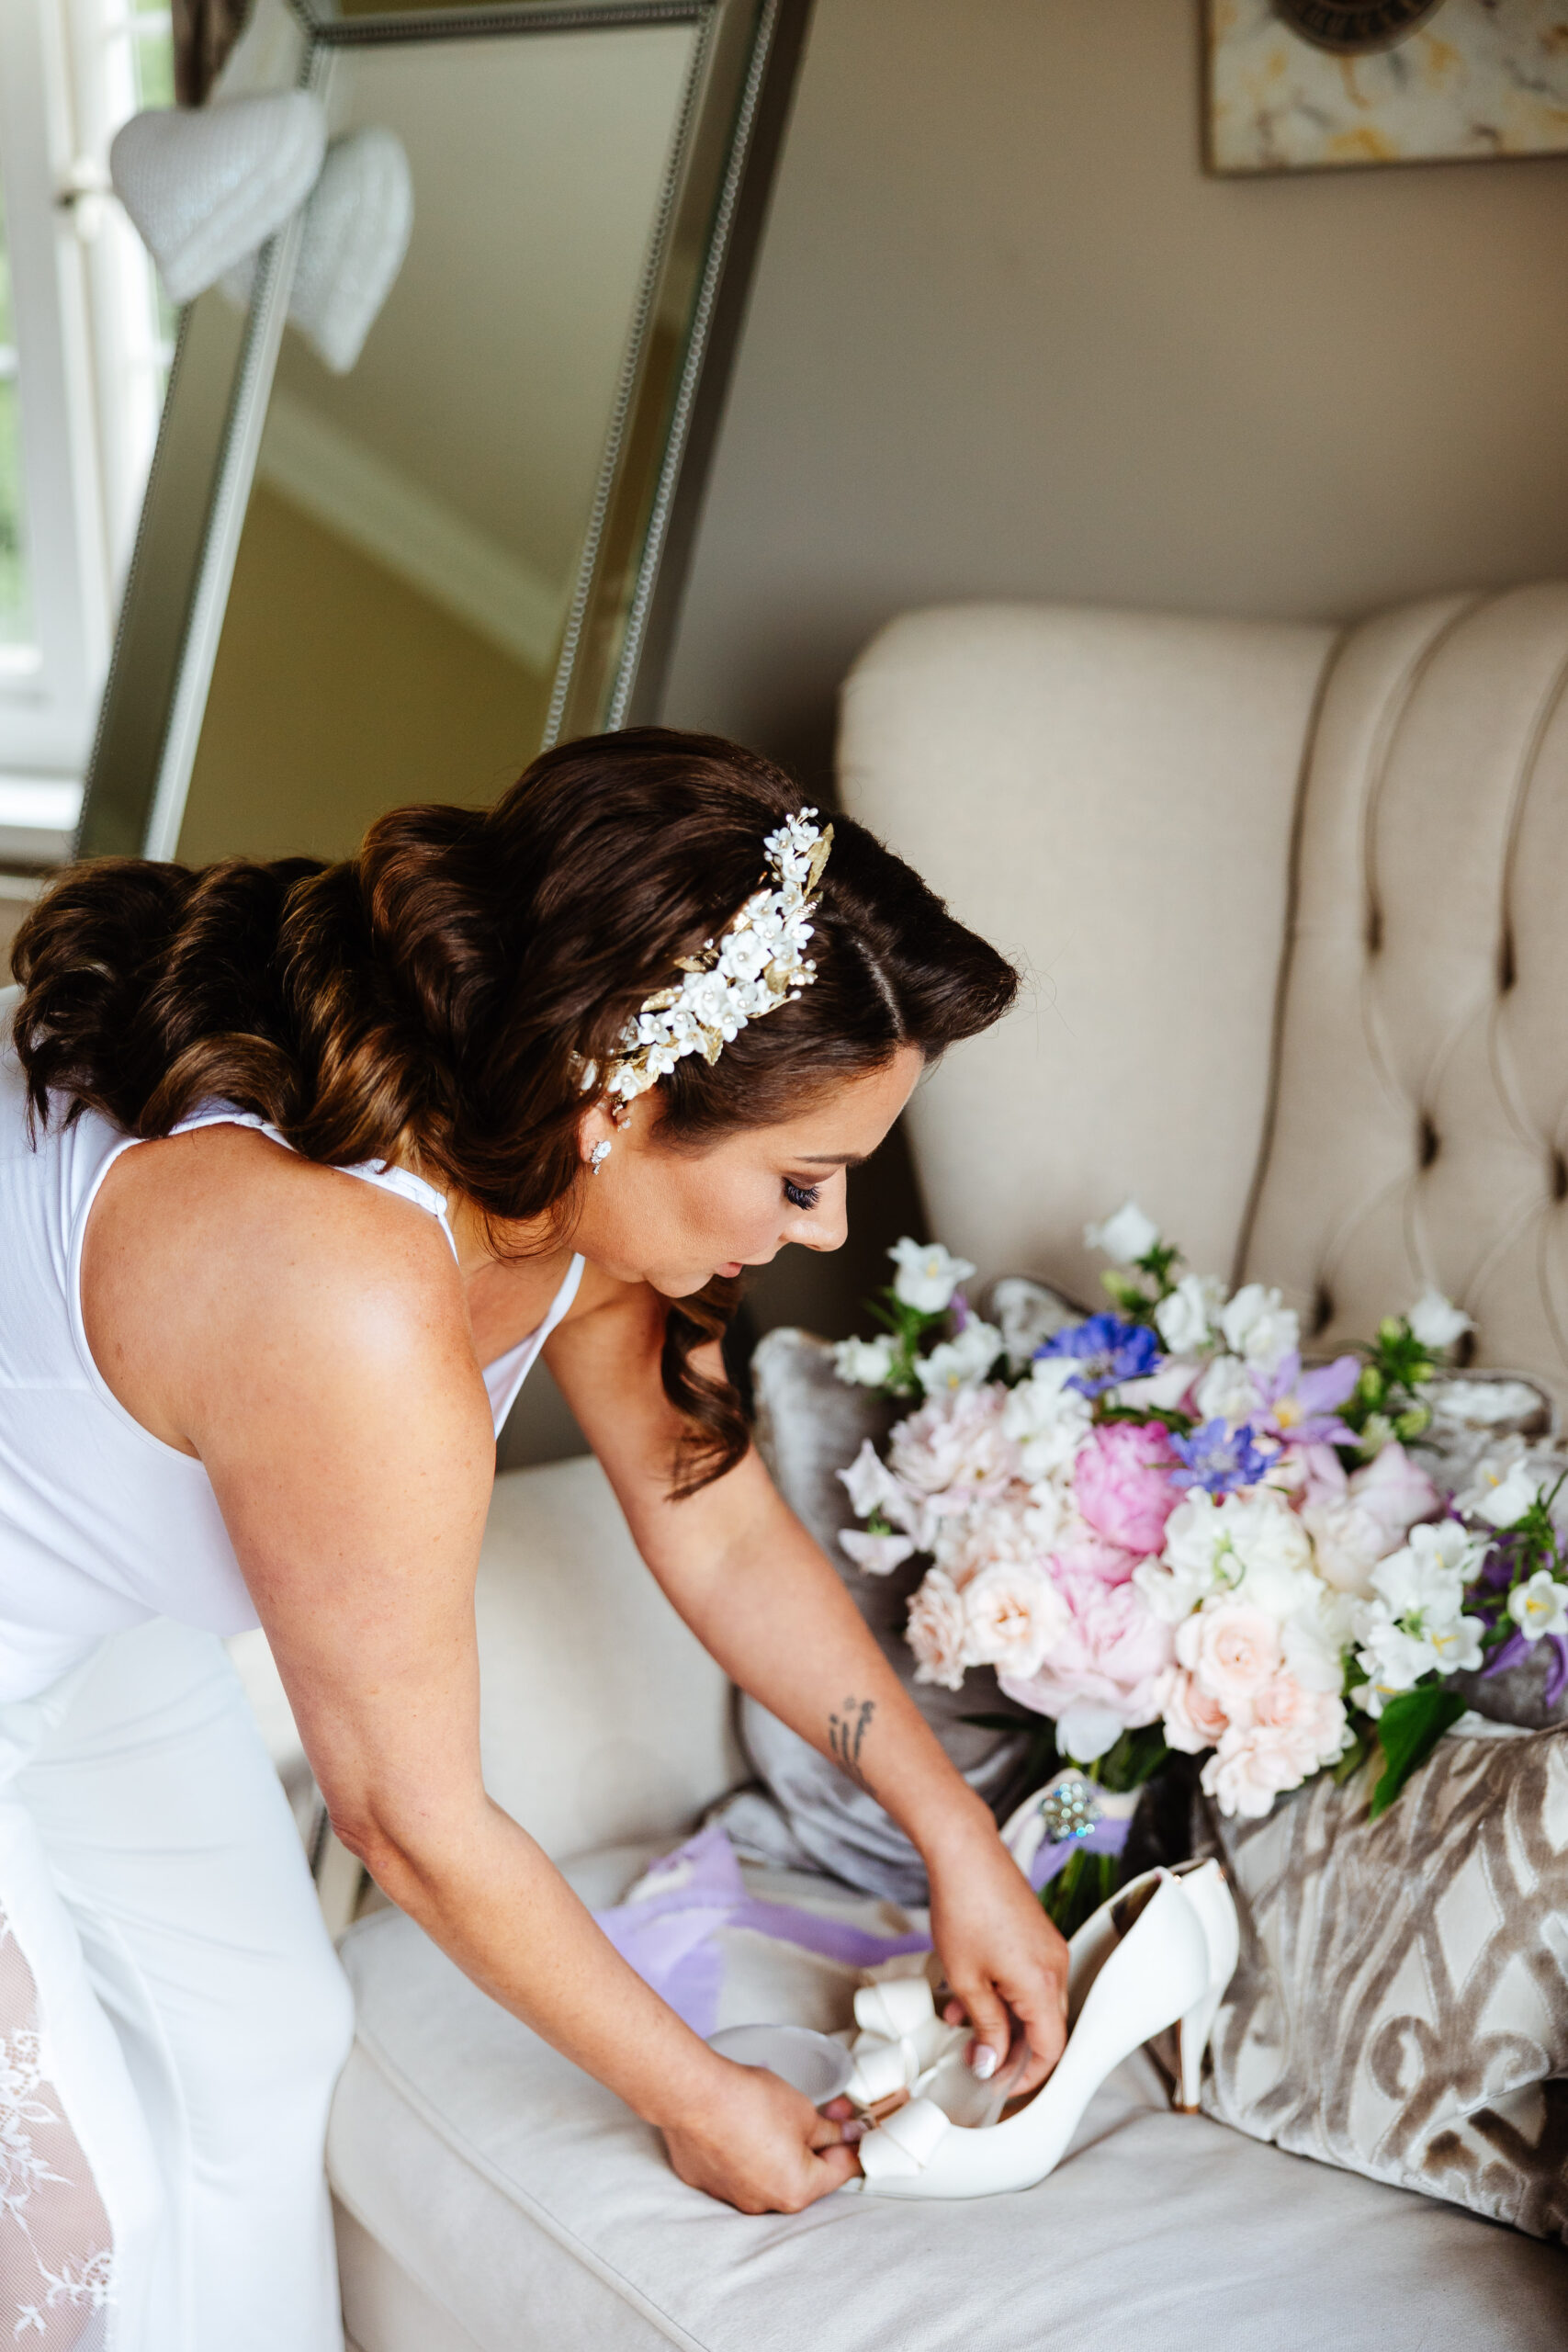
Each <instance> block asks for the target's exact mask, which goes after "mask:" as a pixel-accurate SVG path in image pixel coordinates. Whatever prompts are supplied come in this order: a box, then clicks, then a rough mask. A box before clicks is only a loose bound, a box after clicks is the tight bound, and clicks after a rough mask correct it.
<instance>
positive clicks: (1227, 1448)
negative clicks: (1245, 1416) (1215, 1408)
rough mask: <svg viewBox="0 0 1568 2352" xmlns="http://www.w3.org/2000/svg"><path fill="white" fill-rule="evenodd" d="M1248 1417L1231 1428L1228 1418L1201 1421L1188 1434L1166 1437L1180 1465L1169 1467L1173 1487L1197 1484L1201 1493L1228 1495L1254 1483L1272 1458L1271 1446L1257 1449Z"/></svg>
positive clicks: (1252, 1485)
mask: <svg viewBox="0 0 1568 2352" xmlns="http://www.w3.org/2000/svg"><path fill="white" fill-rule="evenodd" d="M1257 1435H1258V1431H1257V1430H1255V1429H1254V1428H1253V1426H1252V1424H1251V1422H1250V1421H1243V1423H1242V1425H1241V1427H1240V1429H1238V1430H1233V1429H1232V1428H1231V1426H1230V1424H1229V1422H1228V1421H1205V1422H1204V1424H1203V1426H1202V1428H1201V1430H1193V1432H1192V1434H1191V1436H1190V1437H1173V1438H1172V1439H1171V1441H1170V1442H1171V1444H1172V1446H1173V1447H1174V1449H1175V1451H1176V1452H1177V1453H1178V1454H1179V1456H1180V1457H1181V1461H1182V1464H1183V1465H1184V1466H1183V1467H1182V1468H1181V1469H1179V1470H1173V1471H1172V1472H1171V1474H1170V1483H1171V1485H1172V1486H1173V1487H1202V1489H1203V1491H1204V1493H1205V1494H1210V1495H1230V1494H1234V1493H1235V1489H1236V1488H1237V1487H1255V1486H1256V1485H1257V1484H1258V1479H1259V1478H1261V1477H1262V1476H1263V1473H1264V1472H1265V1471H1266V1470H1267V1469H1268V1467H1269V1464H1270V1463H1271V1462H1272V1461H1273V1459H1274V1452H1275V1449H1274V1448H1273V1447H1270V1448H1269V1451H1268V1453H1260V1452H1259V1450H1258V1446H1257V1445H1256V1444H1255V1442H1254V1440H1255V1439H1256V1438H1257Z"/></svg>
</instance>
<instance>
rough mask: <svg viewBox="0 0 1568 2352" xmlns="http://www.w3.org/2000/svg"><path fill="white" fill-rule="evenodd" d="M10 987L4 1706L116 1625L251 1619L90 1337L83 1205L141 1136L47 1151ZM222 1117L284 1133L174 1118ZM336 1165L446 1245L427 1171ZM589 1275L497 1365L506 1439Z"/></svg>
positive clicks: (90, 1121)
mask: <svg viewBox="0 0 1568 2352" xmlns="http://www.w3.org/2000/svg"><path fill="white" fill-rule="evenodd" d="M16 1001H17V996H16V991H15V990H11V989H5V990H0V1039H3V1043H0V1703H4V1702H7V1701H10V1700H13V1699H26V1698H31V1697H33V1696H35V1695H36V1693H37V1692H39V1691H43V1690H47V1689H48V1687H49V1685H50V1684H51V1682H53V1681H55V1680H56V1679H58V1678H59V1677H60V1676H61V1675H62V1674H64V1673H65V1672H67V1671H68V1669H69V1668H72V1667H73V1666H74V1665H76V1664H77V1662H78V1661H79V1660H80V1659H82V1658H84V1657H86V1656H87V1655H88V1654H89V1653H90V1652H91V1650H92V1649H93V1648H94V1647H95V1645H96V1644H97V1643H98V1642H99V1641H101V1640H102V1638H103V1637H104V1635H105V1634H113V1633H118V1632H119V1631H120V1630H121V1629H122V1628H123V1627H125V1626H128V1625H135V1624H140V1623H142V1622H144V1621H145V1620H146V1619H147V1618H150V1617H175V1618H178V1619H179V1620H180V1621H181V1622H182V1623H185V1624H187V1625H200V1626H203V1627H205V1628H207V1629H208V1630H209V1631H210V1632H212V1633H215V1634H239V1633H243V1632H245V1631H247V1630H248V1629H249V1628H250V1627H252V1626H254V1624H255V1623H256V1613H255V1611H254V1608H253V1606H252V1604H251V1597H250V1594H249V1593H248V1592H247V1591H246V1589H245V1582H244V1578H243V1576H242V1575H241V1573H240V1565H239V1562H238V1561H237V1560H236V1559H235V1557H234V1548H233V1545H232V1544H231V1543H230V1541H229V1535H228V1531H227V1529H226V1528H225V1526H224V1524H223V1519H222V1514H221V1513H220V1510H219V1508H218V1501H217V1498H216V1496H215V1495H214V1494H213V1491H212V1484H211V1481H210V1480H209V1477H208V1475H207V1473H206V1471H205V1470H204V1469H203V1467H202V1465H201V1464H200V1463H199V1462H198V1461H197V1460H195V1459H194V1458H193V1457H192V1456H191V1455H189V1454H186V1453H179V1452H178V1451H177V1450H176V1449H175V1447H174V1446H172V1445H165V1444H164V1442H163V1440H162V1439H161V1438H156V1437H154V1436H153V1435H152V1432H151V1430H144V1429H143V1428H142V1426H141V1422H140V1421H138V1420H136V1419H134V1418H133V1417H132V1415H131V1414H130V1413H128V1412H127V1410H126V1408H125V1407H124V1406H123V1405H122V1404H121V1403H120V1402H119V1400H118V1397H116V1396H115V1395H114V1393H113V1391H112V1390H111V1389H110V1388H109V1387H108V1385H107V1383H106V1381H105V1380H104V1378H103V1376H102V1374H100V1372H99V1371H98V1368H97V1365H96V1363H94V1361H93V1357H92V1351H91V1350H90V1349H89V1348H88V1345H87V1335H86V1331H85V1327H84V1324H83V1320H82V1287H81V1277H82V1242H83V1237H84V1236H85V1232H86V1228H87V1216H88V1213H89V1211H90V1210H91V1208H92V1205H93V1202H94V1200H95V1199H96V1195H97V1191H98V1187H99V1185H100V1184H101V1183H102V1182H103V1181H104V1178H105V1177H106V1176H107V1173H108V1171H109V1170H110V1168H111V1167H112V1166H113V1165H114V1162H115V1161H116V1160H117V1159H118V1157H119V1155H120V1153H121V1152H122V1151H128V1150H130V1148H132V1146H133V1145H134V1144H135V1143H136V1142H137V1141H138V1140H139V1138H138V1137H136V1136H128V1135H126V1134H125V1133H124V1132H123V1131H122V1130H121V1129H120V1128H118V1127H117V1126H115V1125H112V1124H111V1122H110V1121H109V1120H107V1119H105V1118H103V1117H101V1116H100V1115H99V1114H97V1113H96V1112H93V1111H85V1112H84V1113H83V1114H82V1115H81V1117H80V1118H78V1119H77V1120H76V1121H75V1123H74V1125H71V1126H69V1127H68V1126H65V1125H56V1124H55V1123H54V1122H52V1121H51V1124H50V1125H49V1126H48V1127H47V1128H45V1129H44V1130H43V1131H42V1132H41V1133H40V1135H39V1138H38V1143H37V1147H36V1148H34V1147H33V1145H32V1144H31V1143H29V1141H28V1129H27V1092H26V1087H25V1084H24V1081H23V1078H22V1073H21V1069H20V1067H19V1065H18V1063H17V1057H16V1052H15V1049H14V1048H13V1046H12V1045H11V1042H10V1023H11V1014H12V1012H13V1011H14V1009H15V1005H16ZM225 1123H227V1124H230V1125H235V1126H246V1127H255V1128H258V1129H259V1130H260V1132H261V1133H262V1134H263V1135H265V1136H271V1138H272V1140H273V1141H274V1142H275V1143H279V1144H282V1143H283V1142H284V1139H283V1137H282V1136H280V1135H278V1134H277V1133H276V1129H274V1128H272V1127H269V1126H267V1125H265V1122H264V1121H263V1120H261V1119H258V1118H256V1117H255V1116H254V1114H249V1113H246V1112H241V1111H234V1110H231V1109H230V1108H228V1107H227V1106H225V1105H214V1106H212V1107H210V1108H209V1109H207V1110H204V1111H203V1112H201V1113H200V1114H198V1115H197V1117H195V1118H192V1119H186V1120H183V1121H182V1122H181V1124H180V1125H179V1126H177V1127H176V1128H175V1131H174V1132H175V1134H176V1135H183V1134H185V1133H186V1131H187V1130H188V1129H190V1128H193V1127H204V1126H216V1125H223V1124H225ZM284 1148H285V1149H288V1148H289V1147H288V1145H287V1144H285V1145H284ZM342 1172H343V1173H344V1175H346V1176H356V1177H358V1178H360V1179H361V1181H362V1182H365V1183H367V1184H376V1185H378V1186H379V1187H380V1188H381V1190H382V1191H384V1192H389V1193H398V1194H400V1197H401V1198H402V1199H404V1200H406V1201H412V1202H413V1203H414V1204H416V1206H418V1207H420V1208H422V1209H424V1210H425V1211H427V1212H428V1214H429V1215H430V1216H434V1218H435V1219H436V1220H437V1222H438V1223H439V1225H440V1227H441V1228H442V1230H443V1232H444V1233H445V1234H446V1238H447V1240H448V1241H452V1231H451V1227H449V1226H448V1224H447V1222H446V1197H445V1195H444V1194H442V1193H438V1192H437V1191H436V1190H435V1189H434V1186H433V1185H430V1184H426V1183H424V1182H422V1181H421V1179H420V1178H419V1177H417V1176H411V1175H409V1174H408V1173H407V1172H406V1171H405V1170H402V1169H400V1168H388V1167H386V1166H385V1165H383V1164H382V1163H381V1162H379V1161H376V1162H373V1163H371V1164H369V1165H367V1166H366V1167H362V1168H348V1169H344V1170H343V1171H342ZM452 1247H453V1255H454V1257H455V1256H456V1255H457V1244H456V1243H455V1242H453V1245H452ZM581 1276H582V1261H581V1258H574V1259H573V1260H572V1261H571V1264H570V1268H569V1269H568V1271H567V1275H566V1279H565V1281H564V1282H563V1283H561V1286H560V1288H559V1290H558V1292H557V1293H556V1295H555V1298H554V1300H553V1302H552V1303H551V1306H550V1310H549V1313H548V1314H547V1316H546V1317H545V1319H544V1321H543V1322H542V1323H541V1324H540V1326H539V1328H538V1329H537V1330H536V1331H534V1332H532V1333H531V1334H530V1335H529V1337H528V1338H527V1339H525V1340H523V1341H522V1342H521V1344H520V1345H519V1346H517V1347H515V1348H513V1349H511V1350H510V1351H508V1352H507V1353H506V1354H505V1355H503V1356H502V1357H500V1358H498V1359H497V1361H496V1362H495V1363H491V1364H487V1365H486V1367H485V1374H484V1382H485V1386H486V1388H487V1389H488V1391H489V1393H490V1400H491V1413H492V1415H493V1417H494V1420H495V1428H496V1433H497V1435H498V1436H499V1434H500V1431H501V1425H502V1422H503V1421H504V1420H505V1419H506V1416H507V1414H508V1413H509V1412H510V1410H511V1408H512V1406H513V1401H514V1400H515V1398H516V1396H517V1392H518V1390H519V1389H520V1388H521V1387H522V1385H523V1382H524V1379H525V1375H526V1374H527V1372H528V1370H529V1367H530V1366H531V1365H532V1364H533V1363H534V1361H535V1359H536V1356H537V1355H538V1353H539V1351H540V1349H541V1348H542V1347H543V1346H544V1344H545V1341H546V1340H547V1339H548V1337H549V1335H550V1333H551V1332H552V1331H553V1330H554V1329H555V1328H556V1325H557V1324H558V1322H559V1321H560V1319H561V1317H562V1316H563V1315H564V1314H565V1313H566V1311H567V1309H568V1307H569V1306H570V1305H571V1302H572V1300H573V1299H574V1298H575V1296H576V1295H577V1286H578V1283H579V1282H580V1281H581Z"/></svg>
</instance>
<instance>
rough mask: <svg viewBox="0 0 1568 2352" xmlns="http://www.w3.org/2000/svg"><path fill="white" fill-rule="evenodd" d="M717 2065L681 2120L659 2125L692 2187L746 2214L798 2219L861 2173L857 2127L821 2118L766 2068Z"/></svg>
mask: <svg viewBox="0 0 1568 2352" xmlns="http://www.w3.org/2000/svg"><path fill="white" fill-rule="evenodd" d="M713 2064H714V2068H715V2070H716V2071H715V2072H714V2073H712V2074H711V2075H710V2074H708V2073H707V2072H704V2074H703V2075H701V2077H699V2081H698V2086H697V2096H696V2098H695V2100H694V2101H693V2102H692V2103H691V2104H690V2105H689V2106H688V2108H687V2109H686V2111H685V2112H683V2114H682V2117H681V2119H680V2120H678V2121H676V2120H671V2118H670V2117H668V2116H665V2117H662V2118H660V2119H659V2121H660V2130H661V2131H663V2134H664V2144H665V2146H666V2148H667V2149H668V2150H669V2152H670V2161H671V2164H672V2165H674V2167H675V2170H676V2171H677V2172H678V2173H679V2175H680V2177H681V2178H682V2180H683V2181H685V2182H687V2183H688V2185H689V2186H690V2187H691V2188H705V2189H706V2191H707V2193H708V2195H709V2196H710V2197H720V2198H722V2199H724V2201H725V2203H726V2204H727V2205H734V2206H736V2207H737V2208H738V2209H739V2211H741V2212H742V2213H798V2212H800V2211H802V2209H803V2208H804V2207H806V2206H807V2205H814V2204H815V2203H816V2201H817V2199H818V2198H819V2197H826V2196H827V2195H828V2194H829V2191H830V2190H832V2189H835V2188H842V2187H843V2184H844V2183H845V2181H846V2180H851V2179H852V2178H853V2177H854V2176H855V2174H856V2173H858V2172H859V2170H860V2157H859V2156H858V2154H856V2153H855V2148H854V2145H853V2142H854V2140H855V2139H857V2138H858V2137H859V2136H860V2127H858V2126H857V2125H856V2124H854V2123H847V2124H846V2123H845V2122H843V2121H842V2120H838V2121H835V2120H833V2119H832V2118H830V2117H829V2116H826V2115H819V2114H818V2111H817V2109H815V2108H814V2107H813V2106H812V2104H811V2101H810V2100H809V2099H808V2098H807V2097H806V2096H805V2094H804V2092H801V2091H796V2090H792V2089H791V2088H790V2086H789V2085H788V2084H787V2083H785V2082H781V2081H780V2079H779V2077H778V2075H770V2074H769V2073H768V2072H767V2070H766V2069H765V2068H764V2067H761V2066H737V2065H735V2064H733V2063H732V2062H731V2061H730V2060H729V2059H728V2058H717V2057H716V2058H715V2059H714V2061H713ZM833 2104H834V2106H835V2107H836V2108H838V2109H840V2114H843V2113H847V2112H849V2111H850V2110H849V2109H848V2108H847V2104H846V2102H844V2101H843V2100H839V2099H836V2100H835V2101H834V2102H833Z"/></svg>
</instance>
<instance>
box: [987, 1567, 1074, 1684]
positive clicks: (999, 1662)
mask: <svg viewBox="0 0 1568 2352" xmlns="http://www.w3.org/2000/svg"><path fill="white" fill-rule="evenodd" d="M1068 1623H1069V1619H1068V1615H1067V1604H1066V1601H1065V1600H1063V1599H1062V1596H1061V1594H1060V1593H1059V1592H1058V1591H1057V1589H1056V1588H1055V1585H1054V1584H1053V1583H1052V1581H1051V1579H1050V1577H1048V1576H1047V1575H1046V1574H1045V1571H1044V1569H1043V1568H1042V1567H1039V1566H1033V1565H1031V1564H1028V1563H1025V1562H1022V1561H1018V1560H997V1561H994V1562H993V1563H992V1565H991V1566H989V1567H987V1568H982V1569H981V1571H980V1573H979V1575H978V1576H977V1577H976V1578H975V1579H974V1581H973V1583H971V1584H969V1585H966V1586H965V1587H964V1663H965V1664H966V1665H968V1666H995V1667H999V1668H1003V1669H1005V1670H1006V1671H1007V1672H1009V1673H1011V1674H1021V1675H1031V1674H1034V1673H1037V1672H1038V1671H1039V1669H1040V1668H1041V1667H1042V1666H1043V1665H1044V1663H1045V1661H1046V1659H1047V1658H1048V1657H1050V1656H1051V1653H1052V1652H1053V1650H1054V1649H1055V1647H1056V1645H1057V1644H1058V1643H1059V1642H1060V1641H1061V1639H1062V1636H1063V1634H1065V1633H1066V1630H1067V1626H1068Z"/></svg>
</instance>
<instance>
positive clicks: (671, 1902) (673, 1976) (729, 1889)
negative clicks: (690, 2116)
mask: <svg viewBox="0 0 1568 2352" xmlns="http://www.w3.org/2000/svg"><path fill="white" fill-rule="evenodd" d="M1123 1835H1125V1831H1123ZM661 1880H668V1882H669V1884H668V1887H663V1886H661V1885H660V1881H661ZM643 1883H644V1884H645V1885H646V1886H647V1887H648V1890H649V1892H648V1893H647V1894H644V1895H640V1896H639V1897H638V1898H637V1901H636V1902H635V1903H620V1904H617V1905H615V1909H614V1910H611V1911H595V1913H594V1914H593V1917H594V1918H595V1919H596V1920H597V1921H598V1923H599V1925H600V1927H601V1928H604V1933H605V1934H606V1935H607V1936H608V1937H609V1939H610V1941H611V1942H612V1943H613V1944H614V1945H615V1950H616V1951H618V1952H619V1953H620V1955H621V1958H622V1959H623V1960H624V1961H626V1962H627V1963H628V1965H629V1966H631V1967H633V1968H635V1969H636V1971H637V1974H638V1975H639V1976H640V1977H641V1978H642V1980H643V1982H644V1983H645V1984H647V1985H652V1987H653V1989H654V1991H655V1992H656V1993H659V1994H661V1995H662V1996H663V1997H664V1999H665V2000H667V2001H668V2002H669V2004H670V2006H671V2008H672V2009H673V2010H674V2011H675V2014H676V2016H677V2017H680V2018H684V2019H685V2021H686V2023H687V2024H688V2025H689V2026H690V2027H691V2028H692V2030H693V2031H694V2033H700V2034H701V2035H702V2036H703V2037H704V2039H706V2038H707V2036H708V2035H709V2034H710V2033H711V2032H712V2031H713V2030H714V2027H715V2026H716V2023H717V2021H718V1999H719V1994H720V1992H721V1991H722V1989H723V1985H724V1954H723V1952H722V1951H721V1950H720V1948H719V1945H718V1943H717V1941H716V1938H717V1935H718V1932H719V1930H720V1928H751V1929H752V1930H753V1931H754V1933H756V1934H757V1935H760V1936H773V1937H775V1938H776V1939H778V1940H779V1941H781V1942H783V1943H791V1944H798V1945H799V1946H800V1947H801V1949H802V1950H803V1951H814V1952H817V1953H818V1954H820V1956H821V1957H822V1958H823V1959H824V1960H833V1961H837V1962H839V1963H840V1966H842V1967H845V1968H874V1967H875V1966H876V1965H877V1964H878V1962H881V1961H884V1960H893V1959H896V1958H897V1957H898V1956H899V1955H900V1954H901V1953H904V1952H913V1951H930V1950H931V1938H930V1937H929V1936H919V1935H911V1936H878V1935H874V1934H872V1933H871V1931H870V1930H869V1929H868V1928H855V1927H852V1926H851V1925H850V1923H849V1921H848V1920H845V1919H829V1918H824V1917H822V1915H821V1914H820V1913H819V1912H816V1911H805V1910H802V1909H801V1908H800V1907H799V1906H798V1905H795V1904H793V1903H764V1902H762V1901H761V1900H760V1899H759V1898H758V1897H756V1896H755V1895H750V1894H747V1892H746V1883H745V1881H744V1879H743V1878H742V1877H741V1875H740V1864H739V1861H738V1860H736V1855H735V1849H734V1847H733V1846H732V1845H731V1844H730V1842H729V1839H728V1838H727V1837H726V1835H725V1833H724V1831H723V1829H722V1828H721V1827H720V1826H718V1825H717V1823H715V1825H714V1826H713V1827H712V1828H711V1829H703V1830H699V1831H698V1833H697V1835H696V1836H695V1837H694V1838H688V1839H687V1841H686V1843H685V1844H684V1845H683V1846H682V1847H680V1848H678V1849H677V1850H676V1851H675V1852H674V1853H673V1854H666V1855H665V1857H664V1859H663V1860H662V1861H658V1862H655V1863H653V1864H652V1866H651V1867H650V1869H649V1871H648V1873H647V1876H646V1878H645V1879H644V1881H643Z"/></svg>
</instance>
